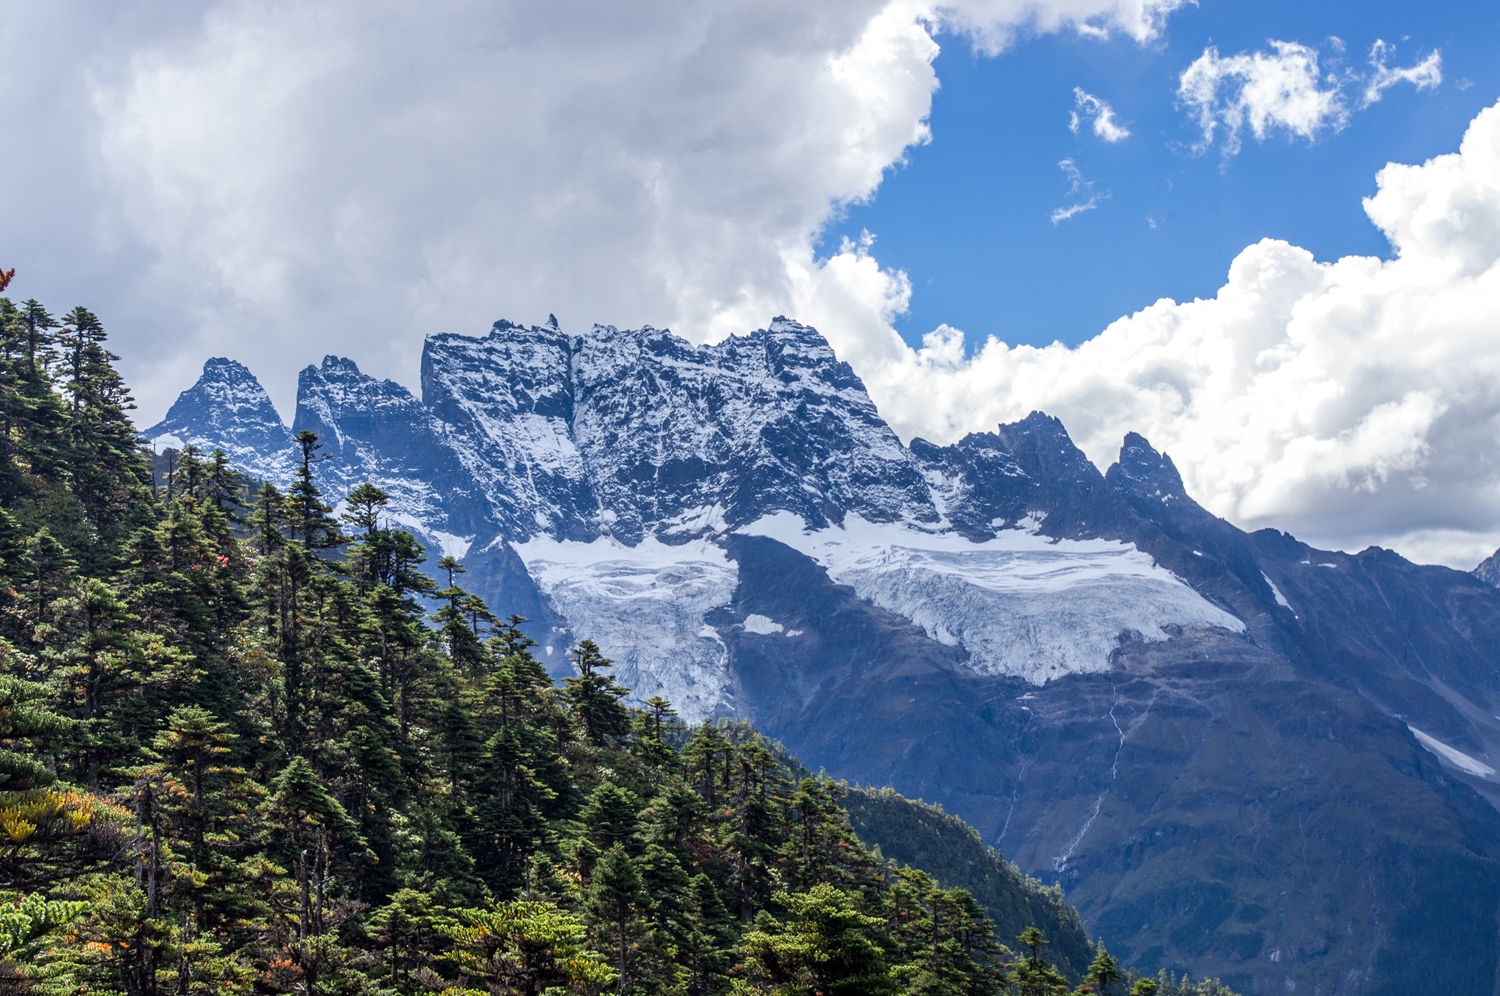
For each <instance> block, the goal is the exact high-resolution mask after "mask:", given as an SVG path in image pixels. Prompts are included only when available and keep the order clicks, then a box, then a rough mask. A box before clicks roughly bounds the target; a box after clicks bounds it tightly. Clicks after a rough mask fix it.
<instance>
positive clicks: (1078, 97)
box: [1068, 86, 1130, 143]
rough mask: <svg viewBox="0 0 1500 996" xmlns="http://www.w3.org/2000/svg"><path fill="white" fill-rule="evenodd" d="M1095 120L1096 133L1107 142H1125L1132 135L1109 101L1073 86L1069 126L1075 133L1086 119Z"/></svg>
mask: <svg viewBox="0 0 1500 996" xmlns="http://www.w3.org/2000/svg"><path fill="white" fill-rule="evenodd" d="M1090 120H1091V121H1092V122H1093V129H1094V134H1095V135H1097V136H1099V137H1100V138H1102V139H1104V141H1106V142H1110V143H1114V142H1123V141H1125V139H1127V138H1129V137H1130V129H1129V128H1127V127H1125V126H1124V125H1123V124H1121V123H1120V119H1119V118H1117V117H1115V109H1114V108H1113V107H1111V106H1109V101H1107V100H1104V99H1102V98H1100V97H1096V96H1094V95H1093V94H1091V93H1089V92H1088V91H1087V90H1085V89H1083V87H1080V86H1075V87H1074V88H1073V111H1072V113H1071V114H1070V115H1069V116H1068V128H1069V130H1071V131H1072V132H1073V134H1075V135H1076V134H1078V129H1079V128H1080V127H1081V126H1082V125H1083V123H1084V122H1085V121H1090Z"/></svg>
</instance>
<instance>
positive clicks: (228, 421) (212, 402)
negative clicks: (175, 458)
mask: <svg viewBox="0 0 1500 996" xmlns="http://www.w3.org/2000/svg"><path fill="white" fill-rule="evenodd" d="M141 435H143V436H145V437H146V438H147V439H149V440H150V441H151V442H152V443H153V444H154V445H155V446H156V447H157V448H158V449H166V448H168V447H171V448H174V449H180V448H182V447H183V446H185V445H189V444H191V445H193V446H197V447H198V448H199V449H202V450H204V451H212V450H214V449H216V448H217V449H222V450H223V451H224V452H225V453H226V454H228V456H229V459H230V460H231V461H232V462H233V463H234V465H235V466H236V467H237V468H239V469H240V470H241V471H243V472H245V473H247V474H250V475H252V476H254V477H257V478H259V479H261V480H267V481H273V482H276V483H278V484H281V483H284V482H285V481H286V480H287V479H288V478H289V477H290V475H291V470H292V436H291V433H290V432H289V431H288V430H287V427H286V426H285V425H284V424H283V423H282V421H281V416H280V415H278V414H277V413H276V407H275V406H274V405H272V404H271V397H270V395H268V394H266V389H265V388H264V387H262V386H261V384H260V381H258V380H256V378H255V375H254V374H252V373H251V372H250V371H249V370H248V369H247V368H246V367H245V366H244V365H243V364H241V363H238V362H236V361H234V360H230V359H226V358H224V357H222V356H216V357H214V358H212V359H210V360H208V361H207V362H206V363H204V364H203V374H202V375H201V376H200V377H199V378H198V382H197V383H196V384H194V385H193V386H192V387H190V388H188V389H187V390H186V391H183V392H182V394H180V395H179V396H178V398H177V401H176V402H175V403H174V404H173V405H172V407H171V408H170V409H168V410H167V415H166V418H164V419H162V420H161V421H160V422H158V423H156V424H155V425H153V426H152V427H151V428H149V429H147V430H145V431H144V432H143V433H141Z"/></svg>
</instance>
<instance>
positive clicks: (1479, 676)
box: [145, 319, 1500, 993]
mask: <svg viewBox="0 0 1500 996" xmlns="http://www.w3.org/2000/svg"><path fill="white" fill-rule="evenodd" d="M421 384H422V397H421V398H420V399H418V398H416V397H414V396H413V395H412V394H411V393H410V392H408V391H407V390H406V389H405V388H403V387H401V386H400V385H398V384H395V383H393V382H390V381H377V380H375V379H373V378H370V377H367V376H365V375H364V374H362V373H360V371H359V370H358V368H357V367H356V366H355V365H354V363H353V362H352V361H350V360H346V359H340V358H336V357H327V358H325V359H324V360H323V362H322V364H321V366H318V367H308V368H307V369H306V370H304V371H303V373H302V376H301V378H300V381H299V386H298V402H297V411H296V414H295V418H294V420H293V425H292V430H301V429H304V428H305V429H310V430H312V431H313V432H315V433H316V434H317V435H318V436H319V439H320V440H321V442H322V443H323V447H324V448H323V451H322V452H323V454H324V455H325V456H326V457H327V459H326V460H325V461H324V462H322V463H320V465H319V468H318V475H319V480H320V482H321V485H322V486H323V488H324V490H325V493H326V494H327V495H328V496H329V497H330V498H333V499H337V498H338V497H341V496H342V495H343V494H344V493H346V492H347V491H348V490H349V489H351V488H352V487H353V486H354V485H355V484H357V483H358V482H360V481H363V480H370V481H372V482H374V483H376V484H378V485H379V486H381V487H382V488H384V489H385V490H387V491H388V492H389V493H390V494H391V495H392V498H393V501H392V506H391V516H392V518H393V519H394V520H395V521H396V522H398V523H400V524H401V525H403V526H405V527H407V528H409V529H411V530H412V531H413V532H415V533H416V534H418V536H419V537H420V538H422V539H423V540H424V542H427V543H428V544H429V546H430V547H431V548H433V549H434V550H436V549H441V550H442V551H444V552H447V553H451V554H453V555H455V556H458V557H460V558H461V559H463V560H464V562H465V563H466V565H467V566H468V569H469V573H468V574H467V575H465V581H466V582H467V583H468V584H469V585H470V587H472V588H474V589H475V590H476V591H477V592H478V593H479V594H481V595H482V596H483V597H485V598H486V600H487V601H489V602H490V604H491V606H492V607H493V608H494V609H495V610H496V611H498V612H500V613H509V612H520V613H521V614H523V615H526V616H527V617H529V618H531V619H532V620H533V624H532V626H533V629H532V633H533V635H534V636H536V637H537V639H538V640H539V641H540V643H541V650H543V651H544V652H545V655H546V657H547V658H548V660H549V662H550V663H551V664H552V666H553V667H554V668H565V667H566V664H565V662H564V655H565V653H566V649H567V647H568V646H569V645H570V644H571V641H573V640H575V639H578V638H582V637H589V638H592V639H594V640H596V641H597V642H598V643H599V644H600V646H601V647H602V648H603V649H604V651H605V652H606V654H608V655H609V656H611V657H613V658H614V659H615V660H616V662H617V677H618V678H619V680H620V681H621V682H622V683H623V684H626V685H628V686H630V687H631V688H633V689H634V691H635V694H636V696H637V697H639V698H645V697H648V696H651V695H656V694H660V695H663V696H665V697H667V698H669V699H671V700H672V701H673V702H674V703H675V704H676V706H677V708H678V709H679V710H680V711H681V712H682V714H683V715H684V716H685V717H687V718H689V719H694V720H696V719H701V718H704V717H709V716H714V715H728V716H738V717H743V718H746V719H749V720H751V721H753V722H755V723H756V724H757V725H759V726H760V727H761V728H763V729H764V730H765V731H766V732H768V733H769V734H771V735H772V736H776V737H778V738H780V739H782V740H784V741H785V742H786V743H787V744H788V746H789V747H791V748H792V749H793V750H794V751H796V752H797V753H798V754H799V756H801V757H802V758H804V759H805V760H807V761H808V762H810V763H812V764H813V765H814V766H819V765H821V766H823V767H826V768H827V770H828V771H829V772H830V773H832V774H835V775H838V776H842V777H848V778H851V779H855V780H859V781H865V782H873V783H877V784H890V785H893V786H895V787H896V788H898V789H899V790H901V791H904V792H906V793H908V794H911V795H917V796H922V797H925V798H927V799H931V800H936V801H941V802H942V803H943V804H944V805H945V806H947V807H949V808H950V809H952V810H954V811H956V812H958V813H960V814H961V815H963V816H965V818H967V819H969V820H970V821H971V822H973V823H974V824H975V825H976V826H977V827H978V828H979V829H980V830H981V832H983V833H984V834H985V835H986V836H987V838H988V839H989V840H990V841H991V842H992V843H995V844H997V845H998V846H1000V847H1002V848H1003V849H1004V850H1005V851H1006V853H1007V855H1008V856H1009V857H1011V858H1012V859H1013V860H1017V861H1018V862H1019V863H1020V864H1021V865H1022V867H1024V868H1026V869H1027V870H1028V871H1031V872H1033V873H1037V874H1046V875H1051V876H1055V877H1056V879H1057V880H1058V881H1060V882H1061V883H1062V884H1063V885H1064V887H1065V888H1066V889H1067V890H1068V896H1069V898H1070V899H1071V900H1072V901H1073V902H1075V903H1077V904H1079V906H1080V909H1081V910H1082V912H1083V913H1084V915H1085V917H1086V920H1087V922H1088V923H1089V924H1090V925H1091V926H1092V927H1093V928H1094V929H1096V930H1098V931H1100V932H1102V933H1103V935H1104V936H1105V938H1106V940H1107V941H1108V942H1109V944H1110V947H1111V949H1112V950H1115V951H1116V952H1117V953H1123V954H1124V955H1125V956H1126V960H1127V962H1129V963H1131V964H1135V965H1137V966H1138V967H1141V968H1142V969H1148V970H1153V971H1154V969H1155V968H1156V967H1159V966H1181V967H1191V968H1193V969H1194V971H1195V972H1208V973H1211V974H1217V975H1222V976H1224V977H1225V979H1226V981H1232V982H1234V983H1235V984H1236V987H1237V988H1240V989H1242V990H1244V991H1272V990H1274V991H1278V992H1281V991H1292V990H1291V987H1293V986H1300V987H1302V990H1303V991H1319V990H1320V989H1321V991H1324V992H1329V993H1332V992H1346V991H1347V992H1395V991H1401V990H1400V988H1399V987H1400V986H1405V985H1408V983H1407V982H1405V981H1402V980H1403V979H1405V978H1406V976H1404V975H1403V974H1402V973H1403V972H1404V971H1405V969H1404V968H1403V967H1402V966H1403V965H1405V964H1407V963H1408V962H1411V963H1413V964H1415V963H1417V960H1416V959H1415V957H1414V955H1413V953H1414V952H1418V951H1420V950H1421V945H1422V943H1423V941H1422V938H1423V937H1425V936H1427V934H1426V933H1424V932H1427V931H1446V932H1447V939H1446V942H1445V950H1454V949H1455V943H1454V941H1453V937H1454V936H1456V934H1462V935H1463V937H1464V938H1466V940H1464V941H1463V943H1462V945H1459V947H1461V948H1462V949H1463V950H1467V951H1472V952H1473V959H1472V963H1466V964H1465V965H1461V966H1457V967H1454V968H1453V969H1452V970H1453V972H1455V973H1457V974H1455V975H1454V976H1453V980H1459V981H1453V980H1450V981H1449V982H1448V983H1445V985H1447V986H1448V990H1447V991H1455V992H1457V991H1470V990H1469V989H1465V988H1464V986H1465V985H1467V984H1468V983H1467V982H1464V981H1462V980H1465V979H1467V980H1474V979H1485V980H1488V982H1486V983H1485V985H1486V986H1488V987H1489V988H1484V989H1483V990H1482V991H1490V989H1491V988H1493V979H1494V978H1495V977H1496V968H1497V966H1500V938H1497V936H1496V935H1495V931H1494V930H1493V929H1491V928H1492V925H1493V923H1494V922H1495V921H1496V917H1497V915H1500V901H1497V898H1496V897H1497V896H1500V813H1497V809H1496V807H1497V806H1500V776H1497V775H1496V774H1495V770H1496V769H1500V718H1496V717H1497V716H1500V649H1497V648H1500V590H1497V589H1496V588H1494V587H1492V586H1491V585H1489V584H1486V583H1485V582H1484V581H1482V580H1480V579H1479V578H1476V577H1472V576H1470V575H1466V574H1462V573H1459V572H1455V571H1449V570H1446V569H1443V568H1431V567H1419V566H1416V565H1412V564H1409V563H1407V562H1406V561H1404V560H1402V559H1401V558H1400V557H1397V556H1396V555H1395V554H1392V553H1389V552H1387V551H1380V550H1367V551H1364V552H1363V553H1360V554H1358V555H1353V556H1351V555H1349V554H1343V553H1330V552H1324V551H1317V550H1313V549H1311V548H1309V547H1306V546H1304V545H1303V544H1300V543H1298V542H1297V541H1296V540H1295V539H1293V538H1292V537H1290V536H1287V535H1285V534H1282V533H1278V532H1276V531H1274V530H1264V531H1262V532H1258V533H1254V534H1246V533H1244V532H1241V531H1240V530H1238V529H1236V528H1235V527H1233V526H1232V525H1230V524H1228V523H1226V522H1223V521H1222V520H1219V519H1217V518H1215V517H1213V516H1212V515H1210V514H1208V513H1207V512H1205V511H1204V510H1203V509H1202V508H1201V507H1199V506H1198V505H1197V504H1196V503H1195V502H1194V501H1193V500H1192V498H1191V497H1190V496H1189V495H1188V494H1187V492H1186V490H1185V489H1184V488H1183V484H1182V480H1181V478H1180V476H1179V475H1178V473H1177V471H1176V468H1175V467H1174V466H1173V465H1172V462H1171V460H1170V459H1169V458H1168V457H1167V456H1166V455H1165V454H1162V453H1159V452H1157V451H1156V450H1155V449H1154V448H1152V447H1151V445H1150V444H1149V443H1148V442H1147V441H1146V440H1145V439H1143V438H1142V437H1140V436H1137V435H1134V434H1132V435H1130V436H1128V437H1127V438H1126V439H1125V441H1124V444H1123V446H1122V448H1121V452H1120V457H1119V460H1118V462H1116V463H1115V464H1114V465H1113V466H1112V467H1110V468H1109V470H1108V471H1107V472H1106V473H1103V474H1101V473H1100V472H1099V471H1098V470H1097V469H1096V468H1095V467H1094V466H1093V464H1091V463H1090V462H1089V461H1088V460H1087V459H1086V458H1085V456H1084V455H1083V453H1082V452H1080V451H1079V450H1078V449H1077V447H1075V446H1074V445H1073V443H1072V441H1071V440H1070V439H1069V438H1068V435H1067V432H1066V430H1065V429H1064V427H1063V426H1062V424H1061V423H1059V422H1058V421H1057V420H1055V419H1052V418H1049V417H1048V416H1046V415H1043V414H1041V413H1034V414H1033V415H1031V416H1029V417H1028V418H1026V419H1023V420H1022V421H1020V422H1017V423H1014V424H1012V425H1005V426H1000V427H998V428H997V429H996V431H994V432H988V433H979V434H975V435H971V436H969V437H967V438H965V439H963V440H961V441H960V442H958V443H956V444H953V445H951V446H937V445H933V444H931V443H927V442H925V441H923V440H913V441H912V442H911V444H910V445H909V446H907V445H903V444H902V442H901V441H900V440H899V439H898V438H897V437H896V436H895V434H894V433H893V432H892V431H891V430H890V428H889V427H888V426H887V425H886V424H885V422H884V421H883V420H882V419H881V418H880V415H879V413H878V411H877V410H876V408H875V406H874V405H873V404H872V403H871V401H870V399H869V397H868V396H867V395H866V393H865V391H864V387H863V385H862V384H861V383H860V381H859V379H858V378H857V377H856V376H855V375H854V373H853V371H852V370H851V369H850V368H849V367H848V365H847V364H844V363H843V362H841V361H840V360H839V359H838V358H837V357H836V356H835V355H834V353H833V351H832V349H830V347H829V346H828V344H827V342H826V341H825V340H824V339H823V338H822V336H820V335H819V334H818V333H817V332H816V331H814V330H813V329H811V328H808V327H807V326H804V325H800V324H798V323H796V322H792V321H788V320H786V319H776V320H775V321H773V322H772V323H770V324H769V325H768V326H767V327H766V328H764V329H761V330H757V331H755V332H751V333H749V334H747V335H743V336H735V337H731V338H729V339H727V340H725V341H723V342H721V343H719V344H717V345H711V346H694V345H691V344H689V343H688V342H686V341H684V340H682V339H681V338H679V337H677V336H674V335H672V334H671V333H670V332H666V331H663V330H658V329H652V328H643V329H639V330H620V329H616V328H613V327H609V326H596V327H595V328H593V329H592V330H590V331H589V332H587V333H584V334H581V335H579V334H571V333H567V332H564V331H563V330H561V329H560V328H558V326H557V323H556V322H555V321H549V322H548V323H547V324H546V325H542V326H531V327H523V326H520V325H517V324H513V323H511V322H506V321H502V322H497V323H495V325H494V327H493V328H492V330H491V331H490V332H489V334H488V335H486V336H483V337H468V336H461V335H435V336H432V337H430V338H429V339H428V341H427V345H426V349H425V351H424V354H423V358H422V369H421ZM292 430H288V429H287V428H286V427H284V426H283V425H282V424H281V422H280V420H279V418H278V417H277V416H276V414H275V412H274V410H272V409H271V406H270V402H269V400H268V399H266V397H265V392H264V391H263V390H261V388H260V385H259V384H258V383H256V382H255V380H254V378H253V377H252V376H251V375H250V374H249V372H248V371H246V370H245V369H244V368H243V367H240V366H239V365H238V364H234V363H232V362H230V361H227V360H217V359H216V360H211V361H209V363H208V364H207V365H206V366H205V368H204V375H203V378H202V379H201V380H200V381H199V382H198V384H197V385H195V386H194V387H193V388H191V389H190V390H188V391H186V392H184V394H183V395H182V397H181V398H180V399H179V401H178V403H177V404H176V405H174V406H173V408H172V410H171V411H170V412H169V414H168V416H167V418H166V419H165V420H164V421H163V422H162V423H160V424H159V425H157V426H154V427H152V428H151V429H149V430H147V432H146V433H145V435H146V436H147V437H148V438H150V439H152V440H153V441H154V443H155V444H156V445H157V446H158V447H162V446H169V445H170V446H175V445H180V444H181V443H185V442H192V443H194V444H196V445H198V446H200V447H202V448H205V449H206V448H211V447H213V446H215V445H217V446H221V447H223V448H224V449H225V451H226V452H228V453H229V454H230V455H231V457H232V458H234V459H235V461H236V462H237V463H238V464H239V465H240V466H241V467H242V468H244V469H246V470H247V471H249V472H250V473H252V474H255V475H256V476H260V477H264V478H266V479H270V480H273V481H284V480H285V479H286V478H287V477H288V476H289V474H290V471H291V468H292V466H293V463H292V458H291V457H292V451H291V438H290V433H291V431H292ZM434 559H435V558H434ZM1419 867H1420V868H1421V869H1424V870H1423V871H1422V872H1421V873H1420V874H1418V873H1417V872H1416V871H1415V869H1417V868H1419ZM1458 882H1462V883H1465V885H1464V887H1463V888H1462V889H1458V888H1457V887H1456V886H1454V885H1453V884H1454V883H1458ZM1450 886H1453V887H1450ZM1484 924H1490V925H1491V928H1483V925H1484ZM1476 925H1478V926H1476ZM1482 928H1483V929H1482ZM1473 991H1481V990H1480V989H1474V990H1473Z"/></svg>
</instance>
